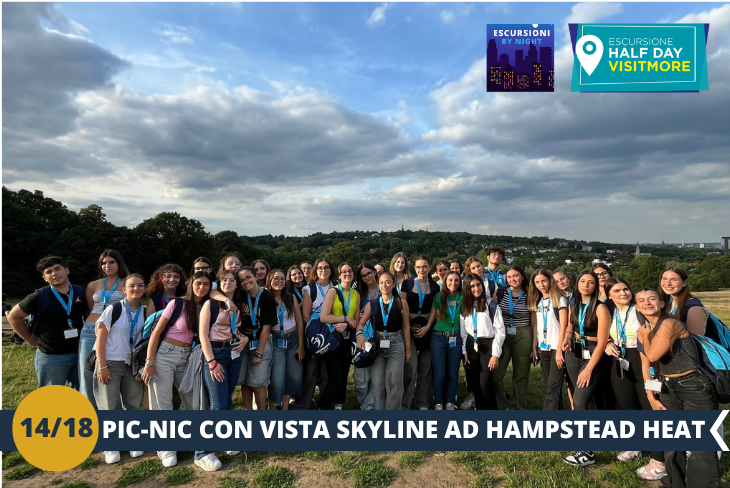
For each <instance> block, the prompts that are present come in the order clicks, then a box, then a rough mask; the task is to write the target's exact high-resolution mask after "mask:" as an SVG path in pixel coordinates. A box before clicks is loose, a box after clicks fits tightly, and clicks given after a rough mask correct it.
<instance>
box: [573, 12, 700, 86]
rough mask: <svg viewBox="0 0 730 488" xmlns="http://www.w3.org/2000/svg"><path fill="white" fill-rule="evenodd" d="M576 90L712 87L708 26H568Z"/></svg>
mask: <svg viewBox="0 0 730 488" xmlns="http://www.w3.org/2000/svg"><path fill="white" fill-rule="evenodd" d="M568 27H569V29H570V40H571V42H572V44H573V54H574V59H573V77H572V80H571V84H570V91H572V92H594V93H596V92H698V91H700V90H708V89H709V84H708V77H707V55H706V47H705V45H706V42H707V34H708V32H709V29H710V24H569V25H568Z"/></svg>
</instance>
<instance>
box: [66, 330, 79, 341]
mask: <svg viewBox="0 0 730 488" xmlns="http://www.w3.org/2000/svg"><path fill="white" fill-rule="evenodd" d="M78 336H79V331H78V330H76V329H66V330H64V331H63V337H65V338H66V339H74V338H76V337H78Z"/></svg>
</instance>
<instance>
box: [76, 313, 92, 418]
mask: <svg viewBox="0 0 730 488" xmlns="http://www.w3.org/2000/svg"><path fill="white" fill-rule="evenodd" d="M95 327H96V324H94V322H89V321H88V320H87V321H86V322H84V328H83V329H81V335H80V336H79V359H78V363H79V366H78V367H79V383H78V384H79V391H80V392H81V393H82V394H83V395H84V396H85V397H86V398H88V399H89V401H90V402H91V405H92V406H93V407H94V408H96V399H95V398H94V372H93V371H86V358H87V357H88V356H89V353H90V352H91V350H92V349H94V344H95V343H96V332H95V329H94V328H95Z"/></svg>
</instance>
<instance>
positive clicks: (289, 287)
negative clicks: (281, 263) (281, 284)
mask: <svg viewBox="0 0 730 488" xmlns="http://www.w3.org/2000/svg"><path fill="white" fill-rule="evenodd" d="M306 284H307V283H306V280H305V279H304V272H303V271H302V269H301V268H300V267H299V266H297V265H296V264H295V265H293V266H290V267H289V269H288V270H286V291H287V293H291V294H292V295H294V296H295V297H297V303H298V304H299V310H300V311H301V310H302V306H303V305H304V303H303V302H304V286H305V285H306Z"/></svg>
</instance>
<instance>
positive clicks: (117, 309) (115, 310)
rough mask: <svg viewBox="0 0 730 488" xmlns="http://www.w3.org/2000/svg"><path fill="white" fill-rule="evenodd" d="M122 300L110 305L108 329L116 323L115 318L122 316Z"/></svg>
mask: <svg viewBox="0 0 730 488" xmlns="http://www.w3.org/2000/svg"><path fill="white" fill-rule="evenodd" d="M122 308H123V305H122V302H117V303H115V304H114V305H112V323H111V324H109V329H111V328H112V325H114V324H116V323H117V320H119V318H120V317H121V316H122Z"/></svg>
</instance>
